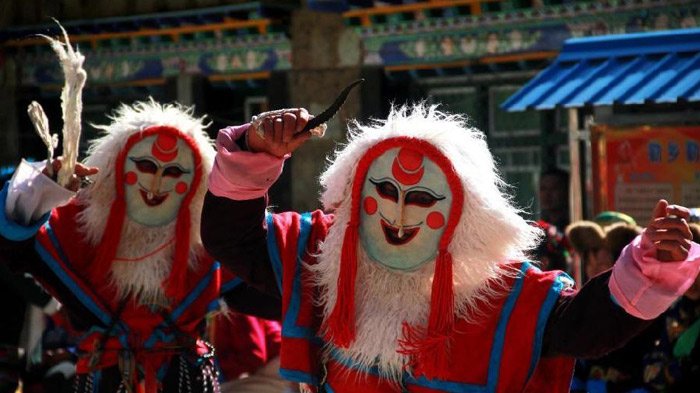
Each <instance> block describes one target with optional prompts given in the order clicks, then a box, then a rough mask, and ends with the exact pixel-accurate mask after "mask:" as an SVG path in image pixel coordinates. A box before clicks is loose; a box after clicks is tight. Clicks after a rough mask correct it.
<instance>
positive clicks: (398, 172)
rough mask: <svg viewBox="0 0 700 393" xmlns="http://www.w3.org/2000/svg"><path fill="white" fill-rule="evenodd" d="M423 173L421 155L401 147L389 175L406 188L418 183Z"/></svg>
mask: <svg viewBox="0 0 700 393" xmlns="http://www.w3.org/2000/svg"><path fill="white" fill-rule="evenodd" d="M424 173H425V168H424V167H423V154H421V153H420V152H417V151H415V150H413V149H410V148H407V147H403V148H401V150H399V154H397V155H396V158H394V163H393V164H392V165H391V174H392V175H394V178H395V179H396V180H398V181H399V182H401V184H405V185H408V186H411V185H414V184H416V183H418V182H419V181H420V180H421V179H422V178H423V174H424Z"/></svg>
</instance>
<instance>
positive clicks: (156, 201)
mask: <svg viewBox="0 0 700 393" xmlns="http://www.w3.org/2000/svg"><path fill="white" fill-rule="evenodd" d="M139 192H140V193H141V199H143V202H144V203H145V204H146V205H147V206H151V207H153V206H158V205H160V204H162V203H163V202H165V200H166V199H168V195H169V194H167V193H165V194H160V195H158V194H154V193H152V192H147V191H145V190H143V189H140V190H139Z"/></svg>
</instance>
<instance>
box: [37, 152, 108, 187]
mask: <svg viewBox="0 0 700 393" xmlns="http://www.w3.org/2000/svg"><path fill="white" fill-rule="evenodd" d="M61 165H62V158H61V157H58V158H57V159H55V160H53V161H52V162H51V167H52V168H53V173H54V176H55V174H56V173H58V170H59V169H61ZM99 171H100V170H99V169H98V168H96V167H90V166H85V165H83V164H81V163H76V164H75V172H74V173H73V176H71V179H70V182H69V183H68V184H67V185H66V188H67V189H69V190H71V191H78V189H80V187H81V185H82V184H83V183H85V182H86V180H87V177H88V176H92V175H94V174H96V173H97V172H99ZM43 173H44V175H46V176H49V171H48V170H47V169H44V171H43Z"/></svg>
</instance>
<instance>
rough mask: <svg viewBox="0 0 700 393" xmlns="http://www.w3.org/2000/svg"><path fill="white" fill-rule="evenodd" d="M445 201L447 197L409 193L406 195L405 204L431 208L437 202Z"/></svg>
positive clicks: (427, 193)
mask: <svg viewBox="0 0 700 393" xmlns="http://www.w3.org/2000/svg"><path fill="white" fill-rule="evenodd" d="M443 199H445V197H437V196H435V195H432V194H431V193H429V192H426V191H409V192H407V193H406V196H405V203H406V205H415V206H420V207H430V206H433V205H434V204H435V203H437V201H440V200H443Z"/></svg>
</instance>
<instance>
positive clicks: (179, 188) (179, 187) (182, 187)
mask: <svg viewBox="0 0 700 393" xmlns="http://www.w3.org/2000/svg"><path fill="white" fill-rule="evenodd" d="M175 192H177V193H178V194H184V193H186V192H187V183H185V182H184V181H181V182H179V183H177V184H176V185H175Z"/></svg>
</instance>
